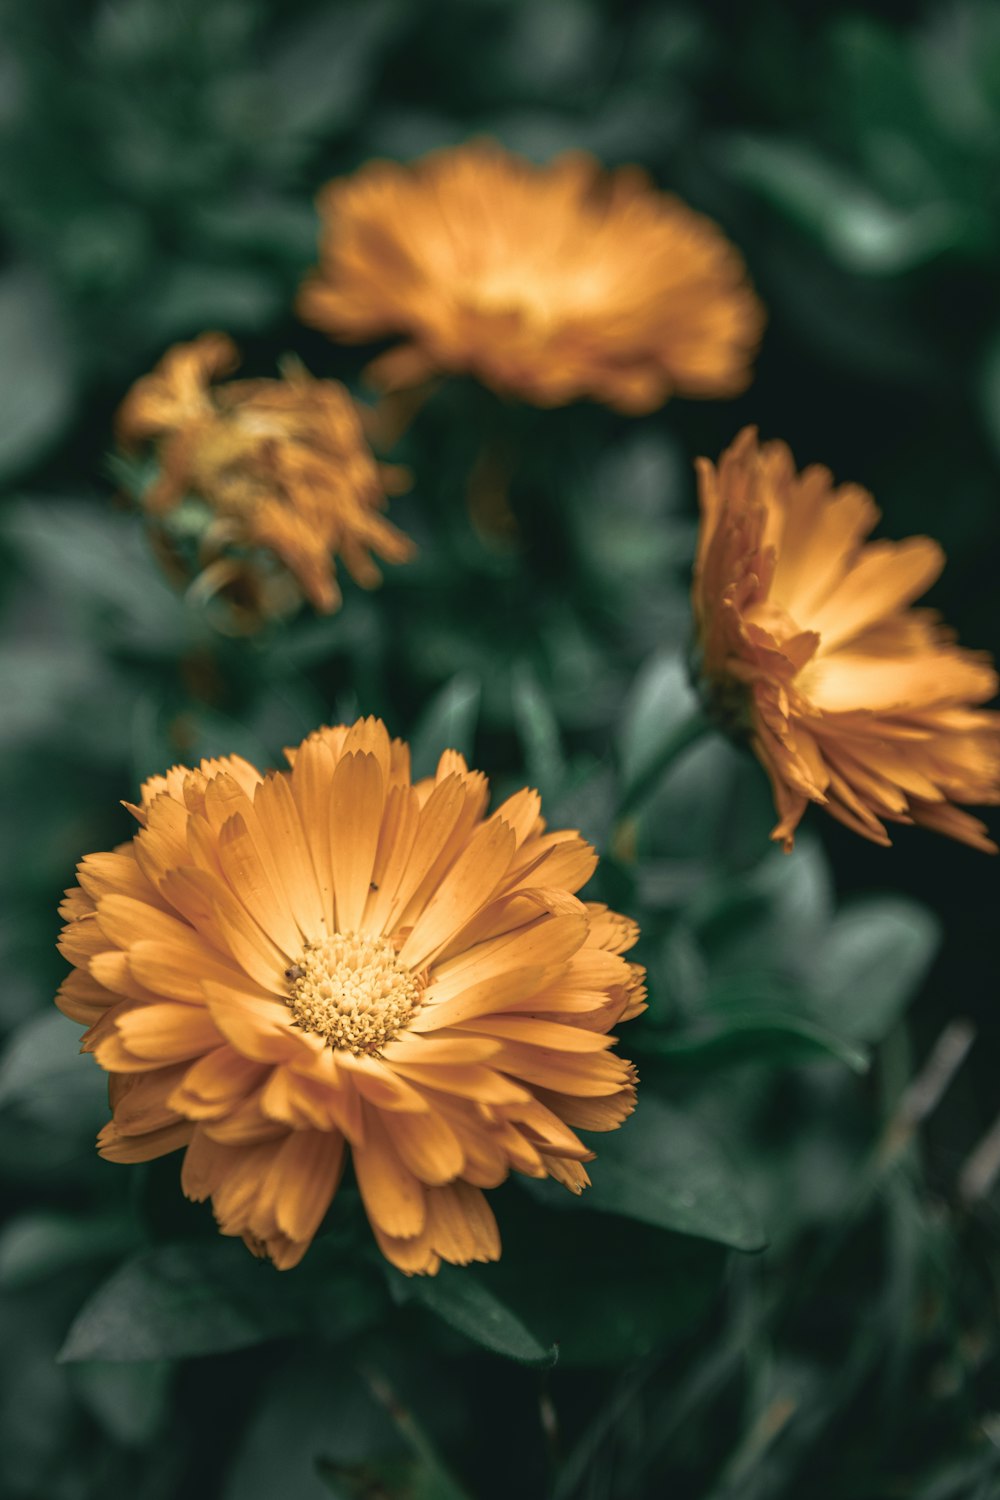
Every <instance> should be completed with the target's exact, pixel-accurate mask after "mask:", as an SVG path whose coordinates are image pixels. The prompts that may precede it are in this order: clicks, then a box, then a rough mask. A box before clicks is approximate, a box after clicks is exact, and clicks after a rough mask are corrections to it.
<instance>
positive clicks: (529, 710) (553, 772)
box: [510, 661, 566, 805]
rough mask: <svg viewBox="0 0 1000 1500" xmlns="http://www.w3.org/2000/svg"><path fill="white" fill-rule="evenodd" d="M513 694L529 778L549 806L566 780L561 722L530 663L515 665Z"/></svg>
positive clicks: (514, 708)
mask: <svg viewBox="0 0 1000 1500" xmlns="http://www.w3.org/2000/svg"><path fill="white" fill-rule="evenodd" d="M510 693H511V707H512V709H513V713H514V725H515V728H516V729H517V732H518V735H519V736H520V739H521V744H522V745H523V747H524V761H525V765H526V767H527V771H528V779H529V781H530V782H531V783H532V785H533V786H535V787H536V788H537V790H538V791H539V792H540V793H541V797H542V803H543V805H545V804H546V803H547V802H549V801H551V800H554V799H555V798H557V797H558V796H559V795H560V792H561V790H562V788H563V786H564V783H565V779H566V761H565V758H564V756H563V751H562V744H561V740H560V733H559V721H558V719H557V718H556V715H555V713H554V711H553V708H552V705H551V703H550V702H549V700H548V698H547V696H546V694H545V692H544V691H543V689H542V686H541V684H540V683H539V681H538V678H537V677H536V676H535V673H534V672H533V671H532V669H531V667H530V665H529V664H528V663H527V662H523V661H522V662H518V663H517V664H516V665H515V667H514V670H513V673H512V675H511V684H510Z"/></svg>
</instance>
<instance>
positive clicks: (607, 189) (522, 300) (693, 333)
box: [299, 141, 764, 413]
mask: <svg viewBox="0 0 1000 1500" xmlns="http://www.w3.org/2000/svg"><path fill="white" fill-rule="evenodd" d="M319 210H320V215H321V219H322V235H321V243H320V264H319V267H318V269H317V270H316V271H315V272H313V274H312V275H311V276H310V277H309V278H308V279H307V281H306V282H305V284H304V286H303V288H302V291H301V293H300V297H299V311H300V314H301V316H302V318H303V319H304V321H305V322H307V323H310V324H313V325H314V326H315V327H317V328H321V329H323V330H324V332H326V333H328V334H329V335H330V336H331V337H332V338H335V339H338V340H342V341H345V342H349V343H351V342H353V343H357V342H362V341H365V340H370V339H377V338H381V337H383V336H385V335H393V334H399V335H402V336H403V338H404V339H405V340H406V342H405V343H403V344H399V345H397V346H396V347H395V348H393V349H391V350H390V351H389V352H388V353H386V354H385V355H383V356H382V357H381V358H380V359H378V360H376V361H375V363H374V364H373V365H372V366H370V369H369V373H370V375H371V377H372V379H373V380H374V381H375V382H376V383H377V384H378V385H380V386H381V387H382V388H383V389H384V390H396V389H400V388H402V387H406V386H411V385H414V384H417V383H419V382H422V381H424V380H426V379H427V378H428V377H429V376H431V375H433V374H436V373H438V372H447V373H467V374H470V375H473V376H475V377H476V379H478V380H480V381H482V383H483V384H484V385H488V386H490V387H492V388H493V389H495V390H497V391H499V392H501V393H504V394H508V395H513V396H516V397H519V398H520V399H522V400H524V401H527V402H531V403H533V404H535V405H538V406H559V405H563V404H564V403H566V402H569V401H575V400H577V399H579V398H581V397H592V398H593V399H594V400H597V401H602V402H605V403H606V404H607V405H609V406H612V407H614V408H616V409H617V410H619V411H623V412H630V413H638V412H647V411H652V410H653V409H654V408H655V407H658V406H660V405H662V403H663V402H664V401H665V400H667V398H668V397H669V396H671V395H673V394H674V393H675V392H676V393H678V394H681V395H685V396H707V397H718V396H731V395H733V394H735V393H737V392H739V391H741V390H743V389H744V387H745V386H746V385H747V384H748V383H749V381H750V364H751V360H752V359H753V356H754V353H755V351H756V347H757V343H758V341H759V338H760V334H761V331H762V327H763V321H764V317H763V310H762V308H761V305H760V303H759V302H758V300H757V298H756V296H755V295H754V293H753V291H752V290H751V288H750V286H749V284H748V282H747V278H746V269H745V267H744V264H743V260H742V258H741V256H740V255H739V253H738V252H737V251H736V250H735V249H734V247H733V246H732V245H731V244H730V243H729V242H728V240H726V239H725V237H724V236H723V234H722V233H721V231H720V230H719V229H718V228H717V227H716V225H715V224H713V223H712V222H711V220H709V219H707V218H704V217H703V216H702V215H700V214H697V213H694V212H693V211H692V210H691V209H689V208H688V207H687V206H686V205H685V204H683V203H682V202H680V201H679V200H678V199H677V198H674V197H670V196H668V195H667V194H664V193H660V192H657V191H656V190H655V189H654V187H653V186H652V184H651V183H650V181H649V179H648V178H647V177H646V175H645V173H643V172H642V171H641V170H640V169H639V168H636V167H623V168H620V169H619V170H617V171H614V172H607V171H605V170H604V168H603V167H602V166H601V165H600V163H599V162H597V161H595V160H594V159H593V158H592V157H590V156H587V155H584V154H583V153H580V152H573V153H568V154H566V155H564V156H560V157H557V158H556V159H555V160H554V161H553V162H551V163H550V164H549V165H548V166H542V167H539V166H534V165H532V164H531V163H530V162H528V161H525V160H524V159H523V158H521V157H519V156H515V155H512V154H511V153H510V152H508V151H505V150H503V149H502V148H501V147H500V146H498V145H496V144H494V143H492V142H489V141H476V142H472V143H471V144H468V145H465V146H460V147H457V148H455V149H452V150H445V151H438V152H435V153H433V154H431V155H430V156H427V157H424V158H423V159H422V160H420V161H418V162H415V163H414V164H412V165H409V166H401V165H398V164H396V163H393V162H388V161H373V162H369V163H368V164H367V165H366V166H364V167H362V168H361V169H360V171H358V172H355V173H354V174H353V175H352V176H350V177H344V178H339V179H337V180H335V181H333V182H331V183H329V184H328V185H327V186H326V187H325V188H324V189H323V191H322V193H321V194H320V198H319Z"/></svg>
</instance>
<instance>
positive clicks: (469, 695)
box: [410, 672, 480, 778]
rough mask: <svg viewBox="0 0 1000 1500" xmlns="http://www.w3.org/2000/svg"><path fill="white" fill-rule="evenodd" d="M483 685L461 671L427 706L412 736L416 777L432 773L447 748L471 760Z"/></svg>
mask: <svg viewBox="0 0 1000 1500" xmlns="http://www.w3.org/2000/svg"><path fill="white" fill-rule="evenodd" d="M479 697H480V684H479V682H478V680H477V679H476V678H475V677H473V676H472V674H471V673H468V672H458V673H456V675H455V676H454V677H453V678H452V679H451V681H450V682H448V683H446V684H445V686H444V687H443V688H441V690H440V692H438V693H436V694H435V696H434V697H433V698H432V699H431V701H430V702H429V703H428V704H427V706H426V707H425V708H424V710H423V712H422V713H421V715H420V718H419V719H418V721H417V724H416V727H415V728H414V731H413V734H412V736H411V739H410V755H411V763H412V766H413V775H414V778H419V777H422V776H433V775H434V772H435V770H436V769H437V763H438V761H439V760H440V758H441V755H442V753H443V752H444V751H445V750H457V751H458V752H459V754H460V755H464V756H465V758H466V760H469V759H470V757H471V755H472V742H473V738H474V736H475V732H476V722H477V720H478V718H479Z"/></svg>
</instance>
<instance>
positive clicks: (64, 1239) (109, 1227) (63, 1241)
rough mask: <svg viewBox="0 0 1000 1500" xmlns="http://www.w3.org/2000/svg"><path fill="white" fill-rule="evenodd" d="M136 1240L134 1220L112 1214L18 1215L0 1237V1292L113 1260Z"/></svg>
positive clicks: (6, 1225)
mask: <svg viewBox="0 0 1000 1500" xmlns="http://www.w3.org/2000/svg"><path fill="white" fill-rule="evenodd" d="M136 1238H137V1233H136V1228H135V1225H134V1223H133V1221H132V1220H131V1219H129V1218H125V1217H123V1216H121V1215H117V1214H105V1215H103V1216H101V1217H100V1218H92V1219H85V1218H81V1216H80V1215H79V1214H78V1213H76V1214H69V1213H56V1212H53V1211H51V1210H45V1209H43V1210H39V1211H38V1212H36V1213H24V1214H19V1215H17V1217H16V1218H13V1219H10V1220H9V1221H8V1222H7V1223H6V1224H5V1225H4V1227H3V1231H2V1232H0V1288H7V1287H9V1288H11V1289H14V1290H16V1289H19V1288H22V1287H27V1286H33V1285H34V1284H35V1283H36V1282H39V1281H46V1280H48V1279H49V1278H50V1277H53V1276H58V1275H61V1274H62V1273H63V1272H65V1271H68V1270H70V1269H72V1268H75V1267H76V1266H80V1265H86V1264H88V1263H89V1262H91V1261H100V1260H104V1259H109V1260H110V1259H117V1258H118V1257H119V1256H120V1255H121V1254H122V1253H123V1251H127V1250H131V1249H132V1248H133V1246H134V1244H135V1240H136Z"/></svg>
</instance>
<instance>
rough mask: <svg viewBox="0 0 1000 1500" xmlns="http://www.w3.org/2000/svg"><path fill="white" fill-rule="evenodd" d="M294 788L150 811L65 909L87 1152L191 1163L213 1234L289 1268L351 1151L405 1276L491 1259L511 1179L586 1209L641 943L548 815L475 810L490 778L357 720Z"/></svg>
mask: <svg viewBox="0 0 1000 1500" xmlns="http://www.w3.org/2000/svg"><path fill="white" fill-rule="evenodd" d="M289 759H290V760H291V763H292V769H291V771H282V772H273V773H271V774H269V775H267V776H261V775H260V773H259V772H258V771H256V770H255V769H254V768H253V767H252V766H250V765H248V764H247V763H246V762H245V761H242V760H240V759H238V758H236V757H233V758H230V759H227V760H217V761H203V762H202V764H201V767H200V769H198V770H185V769H184V768H183V767H174V768H173V769H172V770H171V771H169V772H168V773H167V775H166V776H161V777H154V778H153V780H152V781H149V782H147V783H146V785H145V787H144V788H143V796H142V805H141V806H139V807H135V808H133V809H132V810H133V812H134V813H135V815H136V817H137V818H138V820H139V822H140V824H141V825H142V826H141V828H140V830H139V831H138V832H137V834H136V835H135V837H134V838H133V840H132V841H131V843H129V844H126V845H124V846H122V847H121V848H119V849H117V850H116V851H115V852H114V853H108V854H92V855H89V856H88V857H87V858H86V859H84V860H83V861H82V863H81V864H80V867H79V880H80V884H79V887H76V888H74V889H73V890H71V891H70V892H68V894H67V898H66V901H65V903H64V905H63V908H62V911H63V915H64V916H65V918H66V927H65V929H64V932H63V935H62V940H61V948H62V951H63V953H64V954H65V956H66V957H67V958H68V959H69V961H70V962H71V963H72V964H73V965H74V966H75V967H74V970H73V972H72V974H71V975H70V976H69V977H68V978H67V980H66V981H65V983H64V985H63V987H62V990H61V992H60V996H59V1001H58V1003H59V1005H60V1007H61V1009H62V1010H63V1011H64V1012H65V1013H66V1014H67V1015H69V1016H72V1017H73V1018H74V1019H75V1020H77V1021H80V1022H83V1023H84V1024H86V1025H87V1026H88V1027H89V1030H88V1032H87V1034H86V1036H85V1038H84V1043H83V1045H84V1049H85V1050H86V1051H88V1052H92V1053H93V1054H94V1056H95V1057H96V1059H97V1061H98V1062H99V1063H100V1065H101V1066H102V1067H104V1068H106V1069H107V1070H108V1072H109V1073H110V1075H111V1084H110V1097H111V1104H112V1108H113V1114H114V1118H113V1120H112V1121H111V1123H109V1124H108V1125H107V1126H106V1127H105V1129H104V1130H103V1131H102V1133H101V1137H100V1149H101V1152H102V1154H103V1155H104V1156H106V1157H109V1158H110V1159H111V1160H113V1161H122V1162H135V1161H146V1160H149V1159H151V1158H153V1157H157V1156H162V1155H163V1154H164V1153H166V1152H169V1151H175V1150H178V1149H181V1148H184V1149H185V1157H184V1165H183V1169H182V1174H181V1181H182V1184H183V1187H184V1191H185V1192H186V1193H187V1194H188V1196H189V1197H191V1198H195V1199H204V1198H211V1199H212V1201H213V1204H214V1208H215V1214H216V1217H217V1219H218V1222H219V1226H220V1228H221V1230H222V1232H223V1233H224V1234H230V1235H242V1236H243V1238H244V1240H245V1241H246V1243H247V1244H248V1245H249V1246H250V1248H251V1249H252V1250H253V1251H254V1252H255V1253H257V1254H267V1255H269V1256H270V1257H271V1258H272V1259H273V1260H274V1262H275V1264H276V1265H278V1266H280V1267H282V1268H284V1267H288V1266H293V1265H295V1264H296V1263H297V1262H298V1261H299V1260H300V1259H301V1257H302V1255H303V1254H304V1252H305V1251H306V1249H307V1248H308V1246H309V1243H310V1241H311V1240H312V1238H313V1236H314V1234H315V1233H316V1230H317V1228H318V1227H319V1224H320V1221H321V1220H322V1218H323V1216H324V1214H325V1213H326V1211H327V1208H328V1207H329V1205H330V1201H331V1199H332V1198H333V1195H334V1193H335V1191H336V1188H337V1184H338V1181H339V1179H340V1175H341V1171H342V1169H343V1166H344V1161H345V1156H346V1154H347V1148H348V1147H349V1148H350V1155H351V1158H352V1159H353V1164H354V1171H355V1174H356V1177H357V1181H358V1186H359V1188H360V1191H361V1197H362V1199H363V1202H364V1205H365V1209H366V1211H367V1214H368V1218H369V1220H370V1222H371V1226H372V1229H373V1231H374V1234H375V1237H376V1239H377V1241H378V1243H379V1245H380V1246H381V1248H382V1251H383V1253H384V1254H385V1255H386V1256H387V1257H388V1259H389V1260H391V1261H392V1262H393V1263H394V1264H395V1265H397V1266H399V1267H400V1268H401V1269H402V1270H403V1271H406V1272H411V1273H412V1272H426V1273H433V1272H434V1271H436V1270H437V1268H438V1266H439V1264H440V1262H441V1261H442V1260H446V1261H452V1262H456V1263H459V1264H464V1263H465V1262H468V1261H472V1260H494V1259H496V1257H497V1256H498V1255H499V1253H500V1242H499V1237H498V1234H497V1228H496V1223H495V1221H494V1218H493V1215H492V1213H491V1211H490V1208H489V1206H488V1204H487V1202H486V1199H485V1198H484V1196H483V1193H482V1189H483V1188H489V1187H494V1186H496V1185H497V1184H498V1183H500V1182H502V1181H503V1180H504V1178H505V1177H506V1176H507V1175H508V1173H509V1172H510V1170H511V1169H512V1168H513V1169H514V1170H516V1171H519V1172H524V1173H527V1174H528V1175H529V1176H531V1177H539V1178H541V1177H546V1176H550V1177H554V1178H555V1179H557V1180H558V1181H559V1182H561V1183H563V1184H564V1185H565V1186H566V1187H568V1188H570V1189H571V1190H572V1191H573V1192H579V1191H580V1190H581V1189H582V1188H583V1187H584V1186H585V1185H586V1184H587V1182H588V1177H587V1173H586V1171H585V1170H584V1167H583V1165H582V1163H583V1162H585V1161H588V1160H589V1159H590V1158H591V1155H592V1153H591V1152H590V1150H589V1149H588V1148H587V1147H586V1146H585V1145H584V1144H583V1143H582V1142H581V1141H580V1139H579V1138H578V1136H577V1135H576V1134H575V1127H582V1128H583V1129H585V1130H597V1131H601V1130H613V1129H615V1128H616V1126H618V1125H619V1124H620V1123H621V1121H622V1120H624V1119H625V1117H626V1116H627V1115H628V1114H629V1113H630V1111H631V1109H632V1107H633V1096H634V1075H633V1070H632V1068H631V1066H630V1064H629V1063H627V1062H625V1061H624V1060H623V1059H622V1058H620V1057H618V1056H616V1055H615V1054H614V1053H613V1052H612V1051H610V1050H609V1049H610V1048H611V1047H612V1045H613V1043H614V1041H615V1038H614V1037H612V1036H609V1035H608V1032H609V1030H610V1028H611V1027H612V1026H613V1025H615V1024H616V1023H617V1022H619V1021H623V1020H628V1019H629V1018H630V1017H631V1016H633V1015H636V1014H638V1012H639V1011H641V1010H642V1009H643V1008H644V1005H643V995H644V989H643V984H642V980H643V971H642V969H641V968H639V967H638V966H637V965H636V964H632V963H629V962H628V961H627V960H626V959H625V958H623V957H622V956H621V955H622V954H623V952H624V951H625V950H627V949H628V948H630V947H631V946H632V944H633V943H634V942H635V940H636V937H637V936H638V932H637V929H636V927H635V924H634V923H633V922H631V921H629V920H628V919H627V918H625V917H621V916H618V915H617V914H616V913H614V912H611V911H609V910H608V909H607V908H606V907H604V906H601V905H598V904H595V903H593V902H589V903H588V902H583V901H580V900H579V899H578V898H577V897H576V895H575V894H574V893H575V892H576V891H578V890H579V889H580V887H581V886H582V885H583V884H584V883H585V881H586V880H587V879H588V878H589V876H590V875H591V873H592V871H593V869H594V867H595V864H596V856H595V854H594V852H593V850H592V849H591V848H590V847H589V845H588V844H586V843H585V842H584V840H583V839H581V838H580V836H579V834H576V833H573V832H568V831H567V832H546V830H545V823H544V820H543V819H542V817H541V816H540V811H539V798H538V795H537V793H535V792H533V791H528V790H525V791H521V792H518V793H517V794H516V795H515V796H513V797H510V798H509V799H508V800H507V801H506V802H504V803H503V804H502V806H500V807H499V808H498V809H497V810H496V811H495V812H494V813H493V814H492V816H487V815H486V814H485V807H486V801H487V795H488V788H487V782H486V779H485V777H484V776H482V775H480V774H479V773H477V772H472V771H469V770H468V768H467V767H466V764H465V762H464V760H463V759H462V757H461V756H460V755H457V754H455V753H454V752H446V753H445V754H444V755H443V756H442V757H441V761H440V764H439V766H438V770H437V775H436V776H435V777H433V778H429V779H427V780H425V781H421V782H418V783H417V784H416V785H413V784H411V779H410V771H409V751H408V748H407V746H406V745H405V744H403V743H401V742H400V741H399V740H391V741H390V738H389V735H388V733H387V732H386V729H385V727H384V725H383V724H382V723H381V722H379V721H378V720H375V719H363V720H360V721H359V722H358V723H356V724H354V725H353V726H351V727H348V726H347V725H340V726H338V727H337V728H333V729H321V730H319V731H317V732H316V733H315V734H312V735H310V736H309V738H308V739H306V740H305V741H303V743H302V744H301V745H300V746H299V747H298V749H297V750H295V751H294V752H289Z"/></svg>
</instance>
